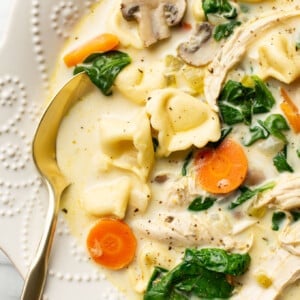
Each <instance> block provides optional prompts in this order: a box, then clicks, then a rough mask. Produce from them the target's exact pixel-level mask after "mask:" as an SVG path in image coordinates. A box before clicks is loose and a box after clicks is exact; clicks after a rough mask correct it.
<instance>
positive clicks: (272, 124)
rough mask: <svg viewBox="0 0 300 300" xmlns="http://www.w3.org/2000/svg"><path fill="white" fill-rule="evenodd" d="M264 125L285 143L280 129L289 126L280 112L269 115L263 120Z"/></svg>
mask: <svg viewBox="0 0 300 300" xmlns="http://www.w3.org/2000/svg"><path fill="white" fill-rule="evenodd" d="M264 127H265V128H266V129H267V130H268V131H269V132H270V134H272V135H273V136H275V137H276V138H278V139H280V140H282V141H283V142H284V143H287V139H286V137H285V135H284V134H283V133H282V131H286V130H289V129H290V128H289V126H288V124H287V122H286V120H285V118H284V117H283V116H282V115H280V114H272V115H269V116H268V117H267V118H266V120H265V121H264Z"/></svg>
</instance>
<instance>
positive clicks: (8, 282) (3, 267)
mask: <svg viewBox="0 0 300 300" xmlns="http://www.w3.org/2000/svg"><path fill="white" fill-rule="evenodd" d="M13 2H14V0H0V45H1V44H2V41H3V38H4V36H5V30H6V28H7V25H8V18H9V15H10V10H11V7H12V5H13ZM0 72H1V70H0ZM22 285H23V280H22V279H21V276H20V275H19V274H18V272H17V271H16V270H15V269H14V267H13V266H12V265H11V264H10V262H9V260H8V259H7V258H6V256H4V254H2V252H1V251H0V300H18V299H20V294H21V290H22Z"/></svg>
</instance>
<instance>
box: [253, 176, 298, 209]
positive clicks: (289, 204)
mask: <svg viewBox="0 0 300 300" xmlns="http://www.w3.org/2000/svg"><path fill="white" fill-rule="evenodd" d="M266 205H268V206H270V207H274V208H278V209H282V210H290V209H295V208H300V174H297V173H293V174H288V175H283V176H281V177H280V178H279V180H278V182H277V184H276V186H275V187H274V188H273V189H272V190H270V191H269V192H266V193H265V194H264V195H263V196H262V197H261V198H259V199H258V201H257V202H256V203H254V205H253V207H254V208H255V209H257V208H261V207H263V206H266Z"/></svg>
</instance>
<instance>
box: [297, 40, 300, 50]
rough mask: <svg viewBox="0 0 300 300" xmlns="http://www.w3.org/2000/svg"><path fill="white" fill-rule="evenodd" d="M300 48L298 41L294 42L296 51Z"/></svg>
mask: <svg viewBox="0 0 300 300" xmlns="http://www.w3.org/2000/svg"><path fill="white" fill-rule="evenodd" d="M299 49H300V42H297V43H296V50H297V51H298V50H299Z"/></svg>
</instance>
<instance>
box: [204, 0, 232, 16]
mask: <svg viewBox="0 0 300 300" xmlns="http://www.w3.org/2000/svg"><path fill="white" fill-rule="evenodd" d="M202 9H203V11H204V13H205V15H206V17H207V15H208V14H216V15H220V16H222V17H224V18H226V19H234V18H236V17H237V11H236V8H235V7H233V6H232V5H231V4H230V2H229V1H227V0H203V1H202Z"/></svg>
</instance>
